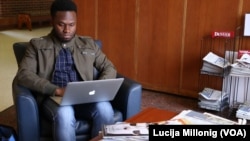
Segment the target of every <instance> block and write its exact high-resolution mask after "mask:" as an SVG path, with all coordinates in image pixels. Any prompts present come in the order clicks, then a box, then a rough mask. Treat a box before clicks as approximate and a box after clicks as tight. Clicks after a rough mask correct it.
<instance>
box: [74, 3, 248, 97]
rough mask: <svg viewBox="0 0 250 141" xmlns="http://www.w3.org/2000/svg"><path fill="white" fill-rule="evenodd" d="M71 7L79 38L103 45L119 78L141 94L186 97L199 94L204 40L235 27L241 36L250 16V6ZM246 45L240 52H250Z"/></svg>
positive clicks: (146, 4)
mask: <svg viewBox="0 0 250 141" xmlns="http://www.w3.org/2000/svg"><path fill="white" fill-rule="evenodd" d="M75 1H76V2H77V4H78V7H79V8H78V9H79V11H80V12H79V14H80V17H78V29H79V30H78V33H81V34H84V35H90V36H93V37H94V38H98V39H101V40H102V41H103V46H104V48H103V51H104V52H105V53H106V54H107V55H108V57H109V58H110V59H111V60H112V61H113V62H114V64H115V65H116V66H117V69H118V71H119V72H120V73H122V74H124V75H125V76H128V77H130V78H132V79H134V80H136V81H138V82H140V83H141V84H142V85H143V87H144V88H147V89H151V90H156V91H162V92H166V93H173V94H177V95H183V96H188V97H197V96H198V92H199V76H200V68H201V63H202V61H201V56H200V49H201V40H202V38H203V37H204V36H209V35H210V34H211V32H212V31H235V30H236V28H238V27H241V28H240V30H239V32H241V33H240V34H242V24H243V22H244V14H245V13H247V12H250V1H249V0H126V1H125V0H124V1H122V0H120V1H118V0H105V1H104V0H75ZM237 35H238V33H237ZM245 40H246V41H245ZM249 40H250V37H249V38H244V45H241V46H244V47H245V48H250V41H249ZM237 43H240V41H239V42H237Z"/></svg>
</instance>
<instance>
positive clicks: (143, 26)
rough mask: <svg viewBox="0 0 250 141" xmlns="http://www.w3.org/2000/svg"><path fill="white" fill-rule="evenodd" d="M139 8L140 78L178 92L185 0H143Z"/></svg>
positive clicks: (147, 86)
mask: <svg viewBox="0 0 250 141" xmlns="http://www.w3.org/2000/svg"><path fill="white" fill-rule="evenodd" d="M139 7H140V8H139V9H140V10H139V26H138V27H139V29H138V56H137V58H138V67H137V69H138V75H137V76H138V77H137V80H138V81H139V82H141V83H142V84H143V85H144V86H145V87H146V88H150V89H156V90H160V91H166V92H171V93H178V88H179V83H180V82H179V80H180V75H179V74H180V63H181V62H180V59H181V36H182V22H183V0H175V1H172V0H140V3H139Z"/></svg>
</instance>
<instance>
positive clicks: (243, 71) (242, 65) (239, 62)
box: [230, 54, 250, 77]
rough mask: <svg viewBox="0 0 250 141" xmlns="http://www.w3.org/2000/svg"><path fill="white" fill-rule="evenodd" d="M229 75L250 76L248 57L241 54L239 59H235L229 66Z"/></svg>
mask: <svg viewBox="0 0 250 141" xmlns="http://www.w3.org/2000/svg"><path fill="white" fill-rule="evenodd" d="M230 75H233V76H244V77H249V76H250V55H249V54H243V55H242V56H241V58H240V59H236V61H235V63H233V64H232V65H231V71H230Z"/></svg>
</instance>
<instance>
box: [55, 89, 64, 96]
mask: <svg viewBox="0 0 250 141" xmlns="http://www.w3.org/2000/svg"><path fill="white" fill-rule="evenodd" d="M64 91H65V88H56V91H55V96H63V95H64Z"/></svg>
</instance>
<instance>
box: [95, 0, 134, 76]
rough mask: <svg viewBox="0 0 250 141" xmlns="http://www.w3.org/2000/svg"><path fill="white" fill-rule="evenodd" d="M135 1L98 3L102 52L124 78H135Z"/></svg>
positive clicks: (101, 1) (106, 0)
mask: <svg viewBox="0 0 250 141" xmlns="http://www.w3.org/2000/svg"><path fill="white" fill-rule="evenodd" d="M135 14H136V1H135V0H126V1H123V0H119V1H118V0H105V1H103V0H100V1H98V37H99V38H100V39H101V40H102V41H103V46H104V48H103V50H104V52H105V53H106V54H107V55H108V56H109V58H110V59H111V60H112V61H113V63H114V64H115V65H116V67H117V69H118V71H119V72H120V73H122V74H123V75H125V76H128V77H131V78H135V77H136V69H135V65H136V61H135V58H136V53H135V48H136V47H135Z"/></svg>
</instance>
